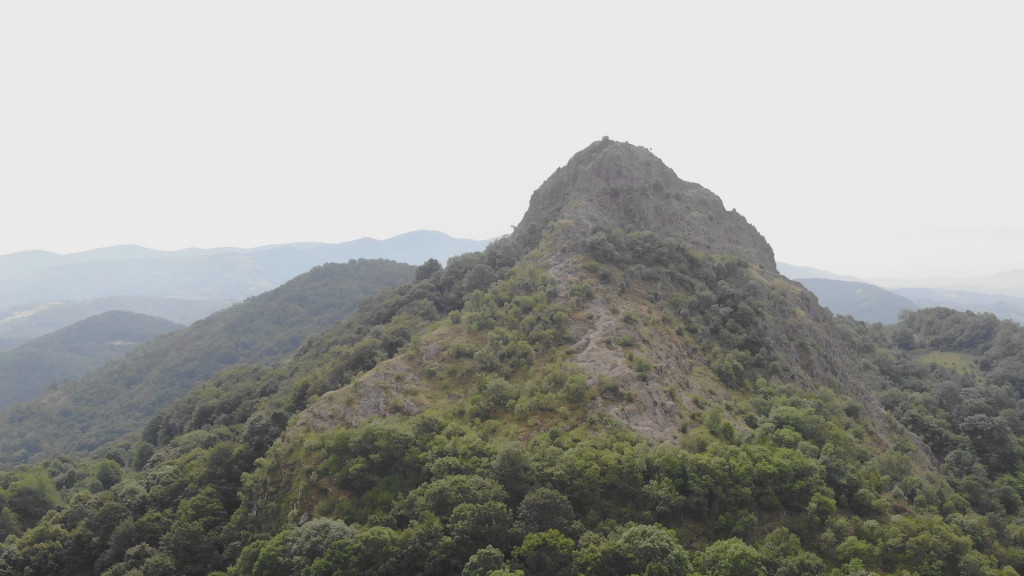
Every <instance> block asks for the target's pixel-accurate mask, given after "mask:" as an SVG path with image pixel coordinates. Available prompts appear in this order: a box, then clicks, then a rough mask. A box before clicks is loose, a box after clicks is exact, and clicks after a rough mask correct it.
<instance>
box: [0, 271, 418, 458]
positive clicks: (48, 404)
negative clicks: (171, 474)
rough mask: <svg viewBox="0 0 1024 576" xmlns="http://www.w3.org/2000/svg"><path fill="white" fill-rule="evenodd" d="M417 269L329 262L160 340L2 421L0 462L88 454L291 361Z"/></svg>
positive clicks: (18, 409)
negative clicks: (236, 377)
mask: <svg viewBox="0 0 1024 576" xmlns="http://www.w3.org/2000/svg"><path fill="white" fill-rule="evenodd" d="M413 271H414V267H413V266H410V265H408V264H400V263H397V262H393V261H387V260H358V261H351V262H348V263H346V264H325V265H322V266H318V267H316V268H314V269H312V270H310V271H309V272H306V273H305V274H302V275H299V276H297V277H296V278H294V279H292V280H290V281H289V282H287V283H285V284H284V285H282V286H280V287H278V288H276V289H274V290H271V291H269V292H266V293H264V294H261V295H259V296H254V297H251V298H249V299H247V300H245V301H244V302H241V303H239V304H236V305H234V306H231V307H230V308H227V309H225V310H222V311H220V312H217V313H215V314H213V315H211V316H209V317H208V318H205V319H203V320H200V321H197V322H195V323H194V324H192V325H191V326H189V327H188V328H186V329H184V330H179V331H177V332H173V333H171V334H167V335H164V336H162V337H158V338H155V339H153V340H151V341H149V342H147V343H146V344H144V345H142V346H139V347H138V348H136V349H135V350H133V351H132V352H130V353H129V354H128V355H127V356H125V357H124V358H122V359H121V360H119V361H116V362H113V363H110V364H107V365H106V366H104V367H103V368H101V369H99V370H97V371H95V372H92V373H90V374H88V375H86V376H85V377H84V378H82V379H81V380H77V381H73V382H66V383H63V384H61V385H60V386H57V387H54V388H51V389H49V390H47V391H46V393H45V394H43V395H42V396H41V397H39V398H36V399H34V400H31V401H30V402H27V403H25V404H20V405H17V406H14V407H13V408H11V409H10V410H8V411H7V412H5V413H4V414H3V415H0V463H3V464H11V463H17V462H21V461H25V460H27V459H30V458H39V457H40V456H43V455H47V454H52V453H55V452H62V453H69V454H70V453H76V452H79V453H80V452H85V451H88V450H91V449H93V448H95V447H97V446H99V445H101V444H103V443H105V442H109V441H111V440H114V439H116V438H118V437H119V436H121V435H122V434H124V433H126V432H129V431H132V430H137V429H139V428H140V427H141V426H142V424H144V423H145V421H146V420H148V419H149V418H150V417H151V416H152V415H153V414H155V413H156V412H157V411H158V410H160V409H161V408H163V407H165V406H167V405H168V404H169V403H171V402H173V401H174V400H176V399H177V398H179V397H180V396H182V395H184V394H186V393H187V392H188V391H189V390H190V389H192V388H193V387H194V386H196V385H197V384H199V383H201V382H203V381H205V380H208V379H209V378H211V377H212V376H213V375H214V374H216V373H217V372H218V371H219V370H221V369H224V368H226V367H228V366H232V365H235V364H240V363H241V364H247V363H261V364H267V363H272V362H275V361H279V360H281V359H283V358H286V357H287V356H288V355H289V354H290V353H292V352H293V351H294V350H295V349H296V348H297V347H298V346H299V345H300V344H302V342H303V341H304V340H305V339H306V338H308V337H309V336H310V335H312V334H314V333H316V332H318V331H322V330H324V329H326V328H327V327H329V326H331V325H332V324H334V323H336V322H338V321H340V320H341V319H343V318H345V316H347V315H348V314H349V313H350V312H351V311H352V310H353V309H354V308H355V306H356V304H358V303H359V301H361V300H363V299H364V298H366V297H367V296H369V295H371V294H374V293H376V292H378V291H380V290H382V289H384V288H387V287H391V286H396V285H400V284H403V283H406V282H408V281H409V280H411V279H412V277H413Z"/></svg>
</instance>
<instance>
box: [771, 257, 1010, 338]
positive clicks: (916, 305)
mask: <svg viewBox="0 0 1024 576" xmlns="http://www.w3.org/2000/svg"><path fill="white" fill-rule="evenodd" d="M778 268H779V272H780V273H782V274H783V275H784V276H786V277H788V278H790V279H791V280H796V281H798V282H800V283H801V284H803V285H804V286H805V287H807V289H808V290H810V291H811V292H813V293H814V295H815V296H817V297H818V300H819V301H820V302H821V304H822V305H823V306H825V307H827V308H829V309H830V310H832V312H833V313H835V314H845V315H850V316H853V317H854V318H856V319H858V320H862V321H865V322H883V323H886V324H893V323H895V322H897V320H898V319H899V313H900V311H902V310H917V309H920V308H933V307H944V308H952V309H954V310H970V311H972V312H979V313H981V312H990V313H992V314H995V315H996V316H998V317H999V318H1003V319H1009V320H1015V321H1017V322H1024V270H1011V271H1008V272H1004V273H1002V274H997V275H994V276H986V277H974V278H931V279H920V280H907V279H901V280H895V279H887V280H886V279H883V280H876V281H873V282H871V281H863V280H860V279H857V278H854V277H850V276H840V275H838V274H833V273H831V272H827V271H825V270H819V269H816V268H809V267H804V266H794V265H791V264H786V263H782V262H780V263H779V265H778Z"/></svg>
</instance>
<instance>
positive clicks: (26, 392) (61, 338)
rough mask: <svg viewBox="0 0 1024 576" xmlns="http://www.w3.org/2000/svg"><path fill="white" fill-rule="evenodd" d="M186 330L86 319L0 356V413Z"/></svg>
mask: <svg viewBox="0 0 1024 576" xmlns="http://www.w3.org/2000/svg"><path fill="white" fill-rule="evenodd" d="M179 328H183V326H181V325H180V324H175V323H173V322H170V321H168V320H164V319H163V318H154V317H152V316H146V315H144V314H135V313H133V312H123V311H111V312H104V313H103V314H98V315H96V316H93V317H90V318H86V319H85V320H82V321H80V322H77V323H75V324H73V325H71V326H69V327H67V328H64V329H62V330H58V331H56V332H54V333H52V334H47V335H46V336H41V337H39V338H36V339H35V340H32V341H30V342H27V343H25V344H23V345H22V346H19V347H18V348H17V349H15V350H9V351H4V352H0V412H2V411H4V410H6V409H7V408H8V407H10V405H11V404H13V403H15V402H24V401H26V400H29V399H31V398H35V397H36V396H38V395H40V394H41V393H42V392H43V391H44V390H45V389H46V387H47V386H49V385H51V384H54V383H57V382H63V381H65V380H75V379H78V378H81V377H82V376H84V375H85V374H87V373H88V372H90V371H92V370H94V369H96V368H99V367H100V366H102V365H104V364H106V363H107V362H109V361H110V360H114V359H116V358H120V357H122V356H124V355H125V354H127V353H128V352H129V351H131V350H133V349H134V348H135V347H136V346H138V345H139V344H142V343H144V342H148V341H149V340H151V339H153V338H154V337H156V336H159V335H160V334H165V333H167V332H171V331H173V330H177V329H179Z"/></svg>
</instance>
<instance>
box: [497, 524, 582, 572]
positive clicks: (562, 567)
mask: <svg viewBox="0 0 1024 576" xmlns="http://www.w3.org/2000/svg"><path fill="white" fill-rule="evenodd" d="M575 547H576V543H575V542H573V541H572V540H571V539H570V538H569V537H567V536H565V535H564V534H562V533H561V532H559V531H558V530H548V531H546V532H535V533H533V534H527V535H526V538H524V539H523V543H522V544H521V545H519V546H517V547H516V548H515V549H514V550H512V557H513V558H515V559H516V561H517V562H519V564H521V565H522V566H523V568H524V570H525V572H526V573H527V574H530V576H569V575H570V574H571V573H572V552H573V549H574V548H575Z"/></svg>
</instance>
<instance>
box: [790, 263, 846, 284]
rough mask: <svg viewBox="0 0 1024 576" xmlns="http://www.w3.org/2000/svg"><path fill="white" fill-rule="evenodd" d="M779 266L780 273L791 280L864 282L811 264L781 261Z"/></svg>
mask: <svg viewBox="0 0 1024 576" xmlns="http://www.w3.org/2000/svg"><path fill="white" fill-rule="evenodd" d="M778 268H779V274H782V275H783V276H785V277H786V278H789V279H791V280H801V279H803V278H824V279H827V280H842V281H844V282H863V280H861V279H860V278H855V277H853V276H844V275H841V274H833V273H832V272H829V271H827V270H822V269H820V268H812V267H810V266H797V265H795V264H787V263H785V262H779V265H778Z"/></svg>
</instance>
